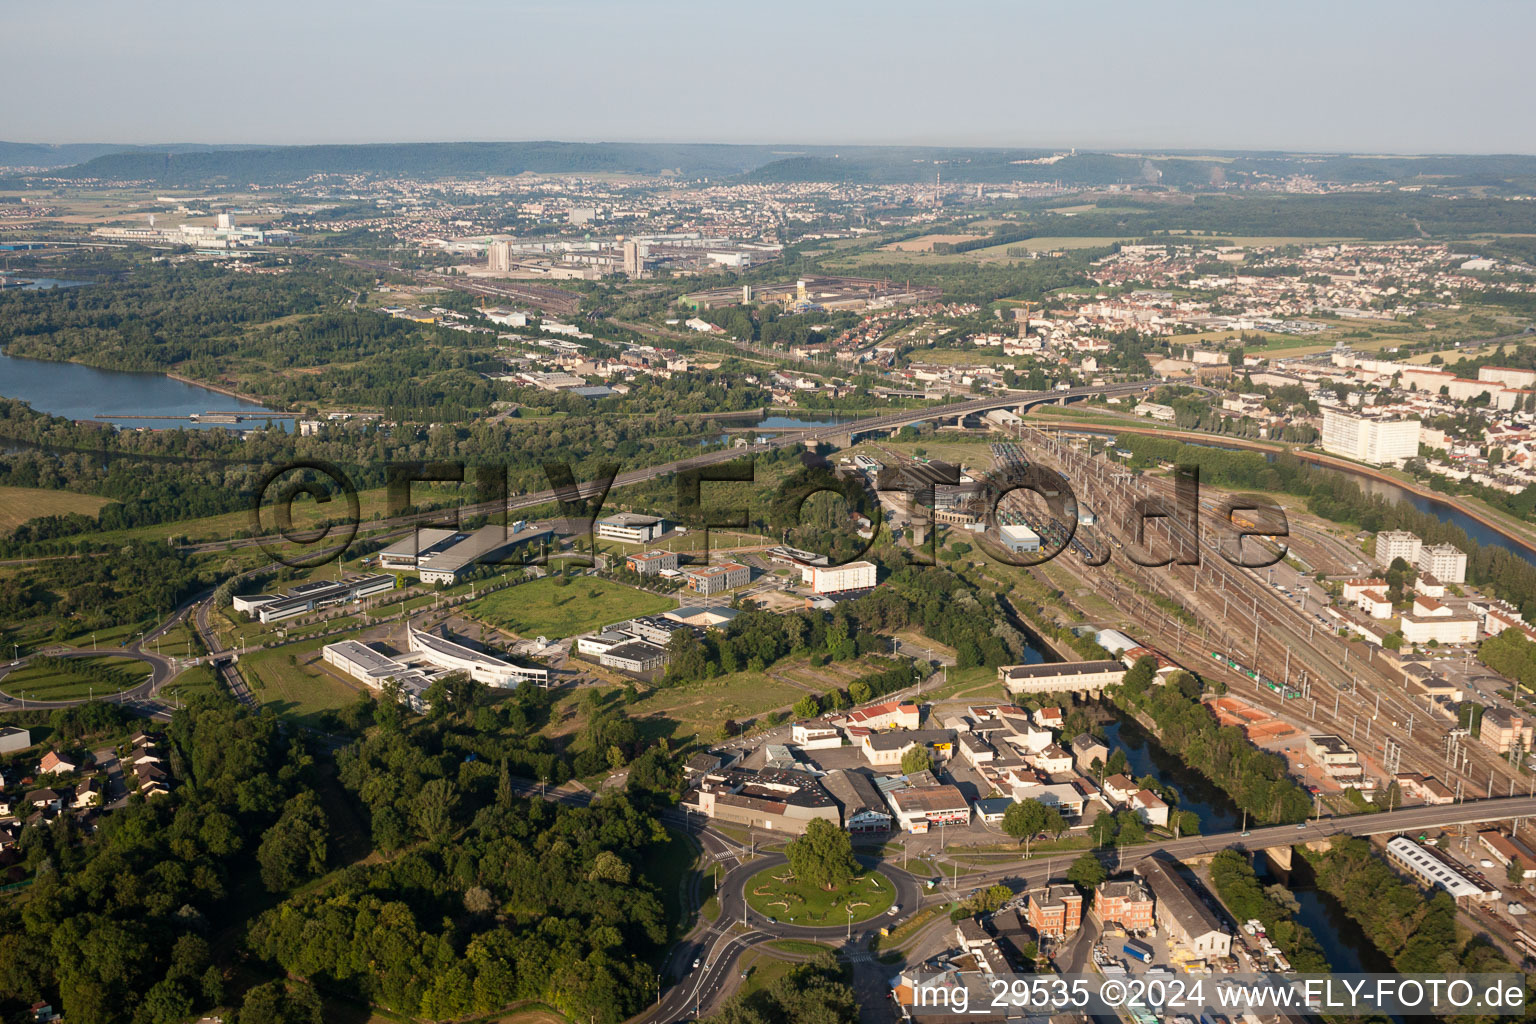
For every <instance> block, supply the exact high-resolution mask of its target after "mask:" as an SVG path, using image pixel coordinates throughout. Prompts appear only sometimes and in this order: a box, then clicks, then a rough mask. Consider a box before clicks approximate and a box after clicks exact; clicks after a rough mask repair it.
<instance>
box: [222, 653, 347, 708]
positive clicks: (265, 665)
mask: <svg viewBox="0 0 1536 1024" xmlns="http://www.w3.org/2000/svg"><path fill="white" fill-rule="evenodd" d="M329 642H330V640H309V641H305V642H304V643H297V644H288V645H286V646H284V647H275V648H272V649H271V650H266V651H257V652H256V653H255V654H247V655H246V656H245V657H243V658H241V659H240V670H241V671H242V672H243V673H244V674H245V678H246V681H247V682H249V683H250V685H251V689H252V691H253V693H254V694H255V697H256V699H257V700H259V701H261V702H262V703H263V704H269V705H271V706H272V708H273V710H274V711H277V712H278V713H279V714H284V715H292V716H293V717H295V718H297V719H298V720H299V721H300V722H303V723H304V724H306V725H316V724H317V722H316V719H317V716H318V715H319V713H320V712H321V711H325V710H334V709H336V708H343V707H346V706H347V705H348V704H351V703H352V702H353V701H355V700H357V693H358V691H357V690H356V689H354V688H353V687H351V686H348V685H347V684H345V683H343V682H341V680H339V679H338V678H337V677H335V676H333V675H332V674H331V673H330V672H329V671H327V670H326V669H324V668H323V667H322V665H321V661H320V648H321V647H323V646H325V644H327V643H329ZM289 659H292V661H290V660H289Z"/></svg>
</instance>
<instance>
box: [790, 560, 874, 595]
mask: <svg viewBox="0 0 1536 1024" xmlns="http://www.w3.org/2000/svg"><path fill="white" fill-rule="evenodd" d="M800 582H802V583H809V584H810V585H811V590H812V591H814V592H815V593H818V594H837V593H841V592H843V591H847V590H868V589H870V588H871V587H873V586H874V585H875V564H874V563H873V562H849V563H848V564H846V565H834V566H820V565H802V566H801V567H800Z"/></svg>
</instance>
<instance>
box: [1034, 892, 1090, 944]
mask: <svg viewBox="0 0 1536 1024" xmlns="http://www.w3.org/2000/svg"><path fill="white" fill-rule="evenodd" d="M1027 915H1028V920H1029V924H1030V927H1032V928H1034V930H1035V931H1036V932H1038V933H1040V934H1041V935H1049V936H1050V937H1051V938H1053V939H1064V938H1066V937H1067V936H1068V935H1072V934H1074V933H1076V931H1077V930H1078V929H1079V928H1081V927H1082V926H1083V894H1082V893H1080V892H1078V891H1077V888H1076V887H1075V886H1071V885H1044V886H1041V887H1040V888H1038V889H1031V890H1029V904H1028V911H1027Z"/></svg>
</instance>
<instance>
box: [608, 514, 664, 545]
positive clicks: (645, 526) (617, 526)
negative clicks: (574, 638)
mask: <svg viewBox="0 0 1536 1024" xmlns="http://www.w3.org/2000/svg"><path fill="white" fill-rule="evenodd" d="M592 530H593V533H595V534H596V535H597V536H598V537H601V538H602V539H603V540H619V541H623V542H625V543H626V544H645V543H647V542H649V541H653V540H655V539H656V538H657V537H660V536H661V535H662V534H664V533H666V532H667V524H666V520H664V519H661V518H659V517H657V516H643V515H640V514H639V513H637V512H619V513H616V514H614V515H611V516H604V517H603V518H601V519H599V520H597V521H596V522H595V523H593V524H592Z"/></svg>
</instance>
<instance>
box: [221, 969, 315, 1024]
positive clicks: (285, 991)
mask: <svg viewBox="0 0 1536 1024" xmlns="http://www.w3.org/2000/svg"><path fill="white" fill-rule="evenodd" d="M324 1020H325V1008H324V1007H323V1006H322V1005H321V1003H320V996H319V995H317V994H316V993H315V990H314V989H313V988H310V986H309V983H308V982H303V981H291V982H290V981H281V980H279V981H269V982H267V983H266V984H263V985H257V986H256V987H255V988H253V989H251V990H250V991H249V992H247V993H246V994H245V1000H244V1001H243V1002H242V1003H241V1004H240V1012H239V1014H238V1015H237V1016H236V1017H235V1024H323V1022H324Z"/></svg>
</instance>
